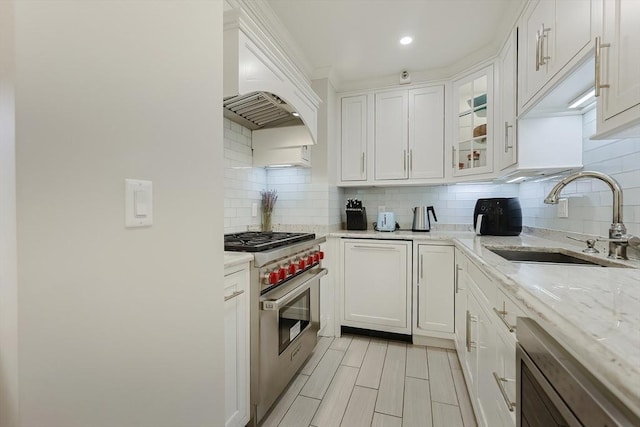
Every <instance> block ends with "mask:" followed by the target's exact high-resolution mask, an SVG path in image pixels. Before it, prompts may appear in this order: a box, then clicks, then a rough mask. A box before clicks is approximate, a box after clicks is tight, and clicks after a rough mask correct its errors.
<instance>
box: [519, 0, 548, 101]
mask: <svg viewBox="0 0 640 427" xmlns="http://www.w3.org/2000/svg"><path fill="white" fill-rule="evenodd" d="M554 9H555V1H553V0H534V1H532V2H531V3H530V4H529V6H528V7H527V9H526V10H525V12H524V14H523V16H522V21H521V26H520V34H519V48H518V60H519V64H520V67H519V73H520V79H519V81H520V92H519V94H518V96H519V97H520V99H521V104H520V105H523V104H525V103H526V102H527V101H529V100H530V99H531V97H533V96H534V95H535V94H536V93H537V92H538V91H539V90H540V89H541V88H542V86H543V85H544V84H545V83H546V81H547V69H548V66H549V61H548V59H546V57H547V56H551V55H549V54H548V53H549V52H551V49H553V40H554V38H553V37H550V31H549V30H548V29H549V26H550V25H551V24H552V23H553V19H554ZM545 30H546V31H545Z"/></svg>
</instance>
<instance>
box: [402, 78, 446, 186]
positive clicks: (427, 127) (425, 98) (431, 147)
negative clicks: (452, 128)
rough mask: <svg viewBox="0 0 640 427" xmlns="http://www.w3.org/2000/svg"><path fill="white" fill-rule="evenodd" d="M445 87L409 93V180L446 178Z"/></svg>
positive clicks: (412, 90) (415, 90)
mask: <svg viewBox="0 0 640 427" xmlns="http://www.w3.org/2000/svg"><path fill="white" fill-rule="evenodd" d="M443 159H444V86H434V87H428V88H422V89H411V90H410V91H409V178H411V179H428V178H442V177H443V176H444V160H443Z"/></svg>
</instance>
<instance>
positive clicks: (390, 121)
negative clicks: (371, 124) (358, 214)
mask: <svg viewBox="0 0 640 427" xmlns="http://www.w3.org/2000/svg"><path fill="white" fill-rule="evenodd" d="M408 108H409V107H408V102H407V91H406V90H399V91H394V92H381V93H376V126H375V129H376V131H375V179H376V180H381V179H406V178H407V177H408V176H409V175H408V160H409V153H408V152H407V139H408V137H407V133H408V129H407V117H408Z"/></svg>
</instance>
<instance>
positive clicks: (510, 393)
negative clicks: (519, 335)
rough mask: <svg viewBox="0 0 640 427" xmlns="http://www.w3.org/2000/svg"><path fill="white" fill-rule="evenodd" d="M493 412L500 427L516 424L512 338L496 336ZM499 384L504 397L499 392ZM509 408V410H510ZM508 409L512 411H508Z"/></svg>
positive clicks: (514, 354) (514, 358)
mask: <svg viewBox="0 0 640 427" xmlns="http://www.w3.org/2000/svg"><path fill="white" fill-rule="evenodd" d="M495 376H496V377H497V378H495V377H494V380H495V392H494V395H495V400H496V402H495V404H494V411H495V413H496V414H497V415H498V420H499V422H498V424H496V425H500V426H505V427H507V426H510V427H513V426H514V425H515V424H516V417H515V409H514V407H515V401H516V342H515V339H513V338H512V337H506V336H504V334H500V333H497V334H496V375H495ZM499 382H500V383H502V388H503V390H504V392H505V395H503V394H502V392H501V391H500V385H499ZM510 406H511V408H510ZM510 409H513V411H512V410H510Z"/></svg>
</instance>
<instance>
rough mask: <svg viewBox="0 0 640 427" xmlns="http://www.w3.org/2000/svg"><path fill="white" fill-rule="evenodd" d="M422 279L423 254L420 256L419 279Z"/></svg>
mask: <svg viewBox="0 0 640 427" xmlns="http://www.w3.org/2000/svg"><path fill="white" fill-rule="evenodd" d="M423 277H424V254H420V279H422V278H423Z"/></svg>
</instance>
